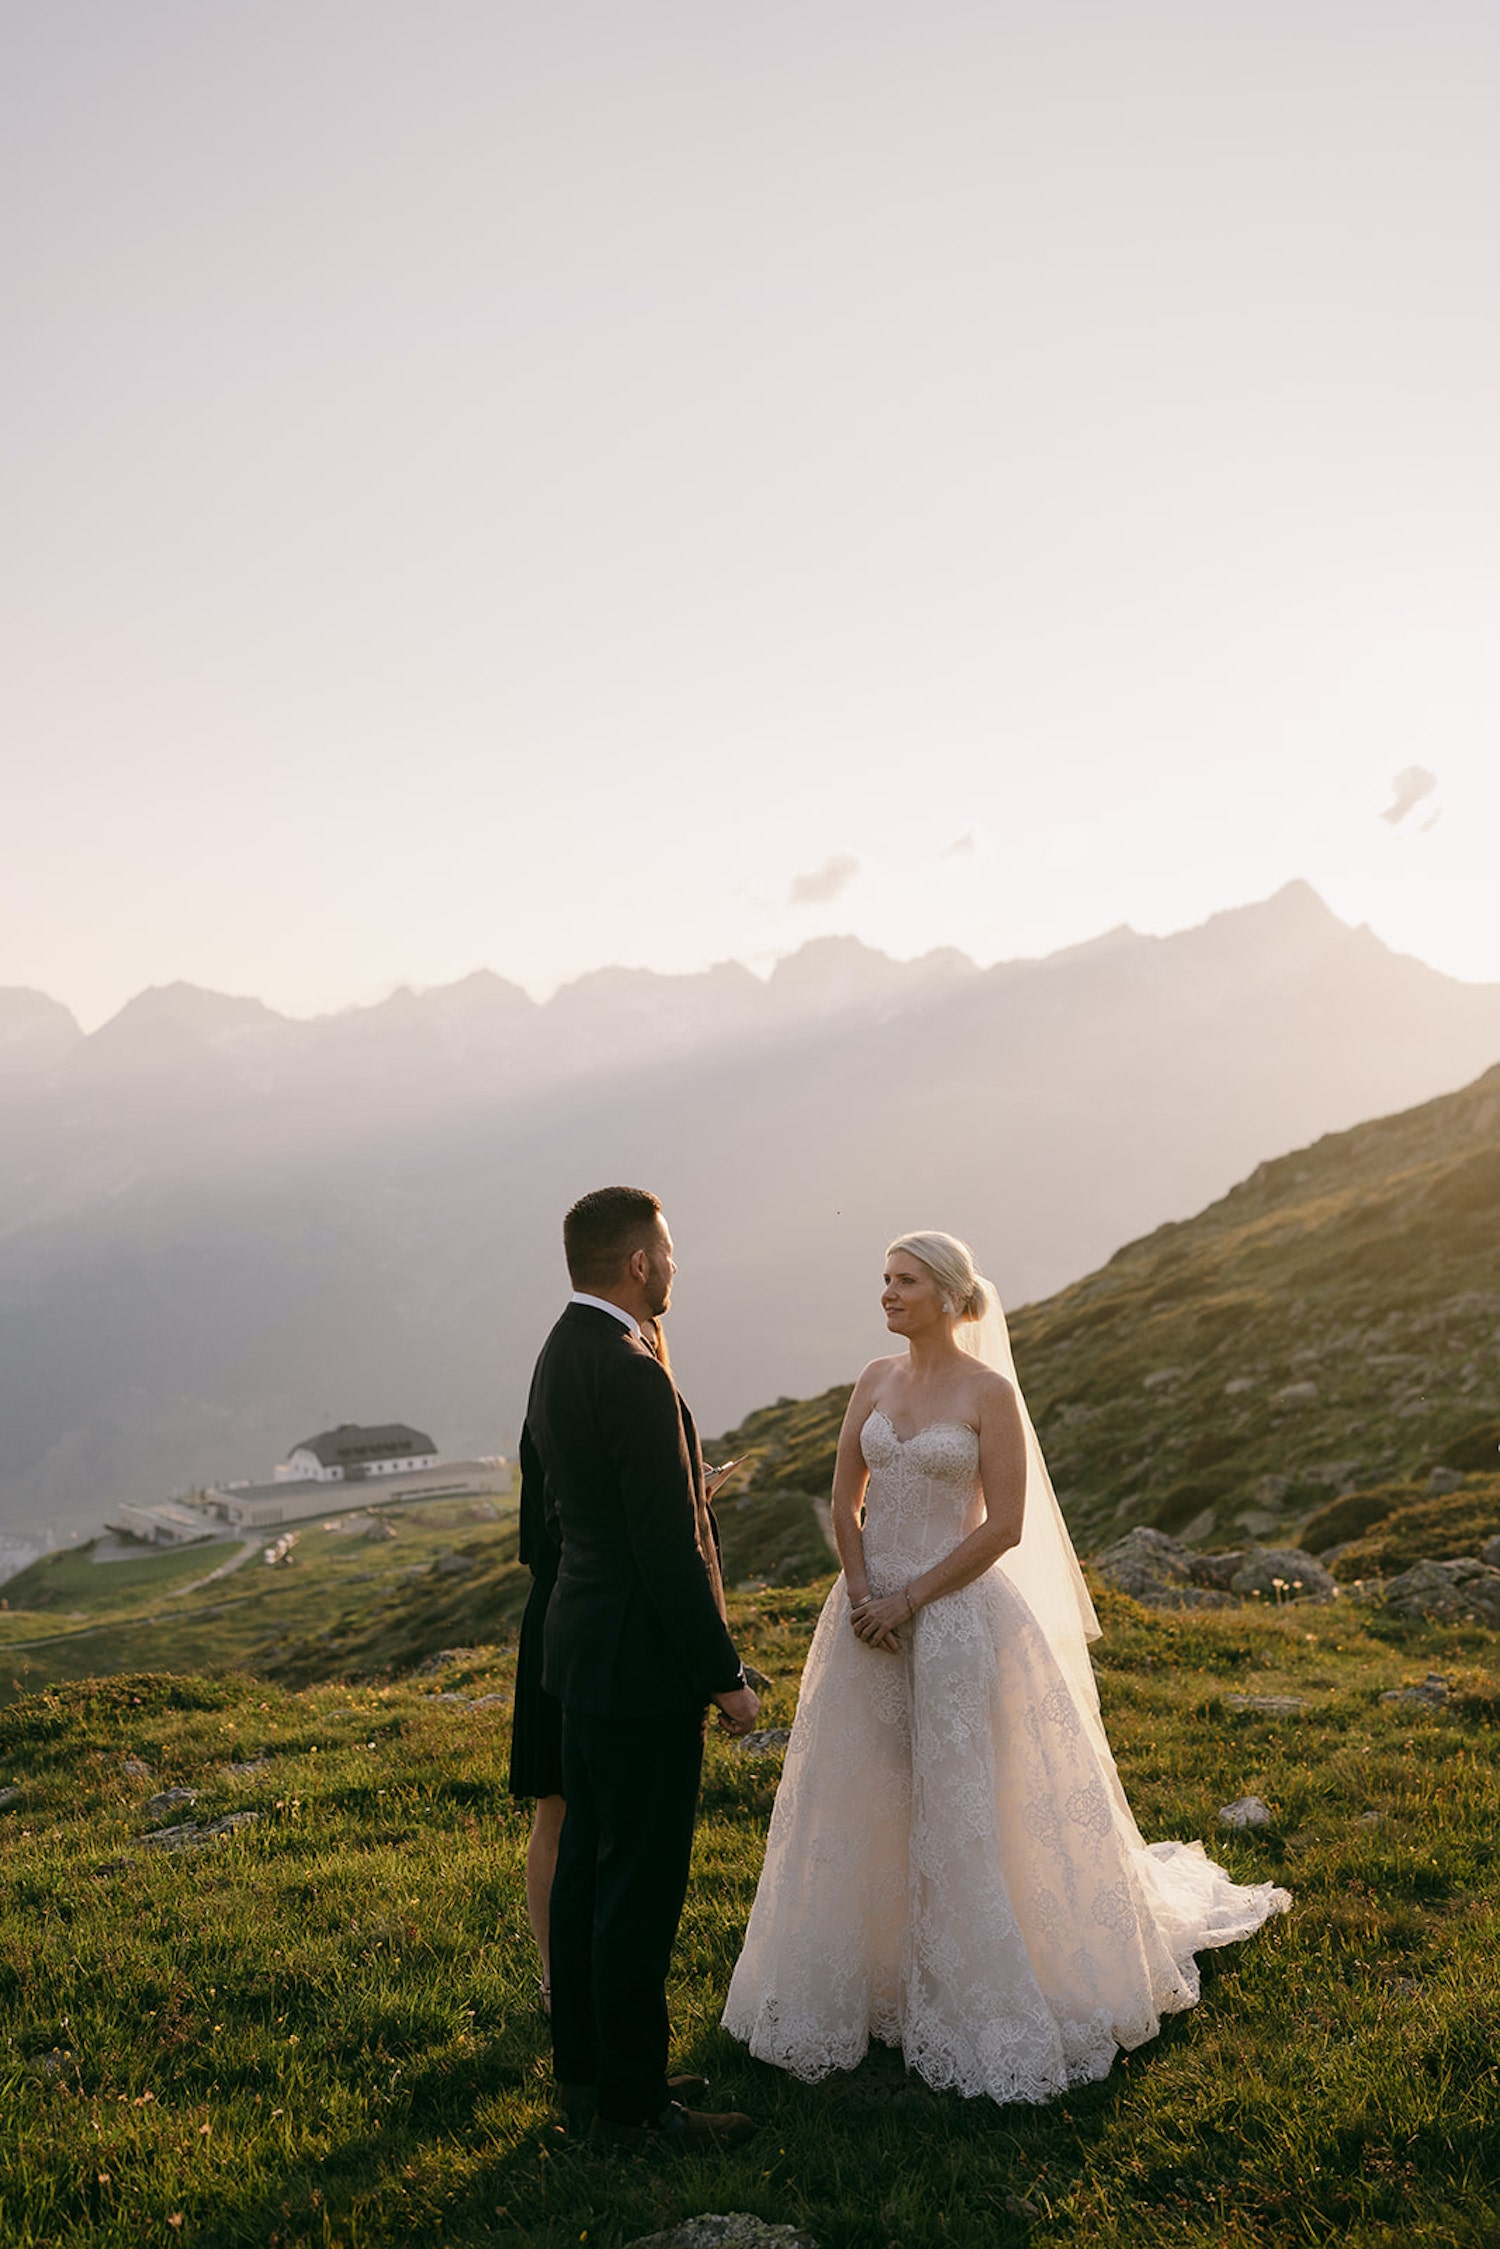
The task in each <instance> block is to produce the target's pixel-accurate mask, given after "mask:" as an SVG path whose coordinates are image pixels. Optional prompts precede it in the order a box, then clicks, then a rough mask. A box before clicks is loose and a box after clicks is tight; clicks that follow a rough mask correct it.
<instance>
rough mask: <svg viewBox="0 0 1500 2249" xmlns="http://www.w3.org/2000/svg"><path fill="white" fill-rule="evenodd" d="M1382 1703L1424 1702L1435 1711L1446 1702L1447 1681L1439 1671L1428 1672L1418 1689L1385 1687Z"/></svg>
mask: <svg viewBox="0 0 1500 2249" xmlns="http://www.w3.org/2000/svg"><path fill="white" fill-rule="evenodd" d="M1380 1699H1381V1701H1382V1702H1425V1703H1427V1704H1428V1705H1429V1706H1430V1707H1431V1708H1432V1709H1434V1710H1436V1709H1439V1708H1441V1706H1442V1705H1443V1704H1444V1703H1445V1702H1446V1701H1447V1700H1448V1681H1447V1680H1446V1679H1445V1678H1444V1677H1443V1675H1442V1673H1441V1672H1440V1671H1429V1672H1428V1674H1427V1676H1426V1678H1425V1679H1424V1680H1423V1681H1422V1684H1421V1685H1420V1686H1419V1687H1387V1689H1386V1691H1385V1693H1384V1694H1383V1695H1382V1696H1381V1698H1380Z"/></svg>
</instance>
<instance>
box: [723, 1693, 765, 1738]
mask: <svg viewBox="0 0 1500 2249" xmlns="http://www.w3.org/2000/svg"><path fill="white" fill-rule="evenodd" d="M714 1701H715V1702H716V1703H717V1704H718V1706H719V1731H720V1733H721V1734H748V1733H749V1731H750V1729H751V1728H752V1726H753V1725H754V1724H755V1721H756V1719H757V1718H758V1717H759V1716H760V1696H759V1695H758V1694H757V1693H756V1691H755V1689H754V1688H753V1687H731V1688H730V1689H729V1692H728V1693H727V1694H722V1695H715V1696H714Z"/></svg>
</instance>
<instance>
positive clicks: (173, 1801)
mask: <svg viewBox="0 0 1500 2249" xmlns="http://www.w3.org/2000/svg"><path fill="white" fill-rule="evenodd" d="M197 1801H198V1791H197V1789H196V1788H164V1789H162V1790H161V1791H160V1793H159V1794H158V1795H155V1796H151V1797H148V1798H147V1800H146V1803H145V1806H144V1810H145V1814H146V1817H147V1819H153V1820H157V1819H160V1818H161V1816H162V1813H163V1812H175V1811H176V1809H177V1807H178V1805H179V1804H196V1803H197Z"/></svg>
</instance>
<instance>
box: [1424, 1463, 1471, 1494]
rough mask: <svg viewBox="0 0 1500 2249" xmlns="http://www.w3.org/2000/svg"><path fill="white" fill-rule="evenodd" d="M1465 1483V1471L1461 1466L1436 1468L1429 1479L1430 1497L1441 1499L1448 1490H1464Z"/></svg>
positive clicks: (1428, 1489)
mask: <svg viewBox="0 0 1500 2249" xmlns="http://www.w3.org/2000/svg"><path fill="white" fill-rule="evenodd" d="M1463 1485H1464V1472H1463V1470H1462V1469H1461V1468H1434V1469H1433V1471H1432V1474H1431V1475H1430V1476H1429V1477H1428V1479H1427V1493H1428V1497H1429V1498H1430V1499H1441V1498H1443V1497H1444V1496H1445V1495H1446V1494H1447V1493H1448V1492H1457V1491H1462V1490H1463Z"/></svg>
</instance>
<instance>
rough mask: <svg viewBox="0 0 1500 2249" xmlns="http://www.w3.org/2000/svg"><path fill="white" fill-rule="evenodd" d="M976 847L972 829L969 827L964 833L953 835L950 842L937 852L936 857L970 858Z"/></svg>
mask: <svg viewBox="0 0 1500 2249" xmlns="http://www.w3.org/2000/svg"><path fill="white" fill-rule="evenodd" d="M978 848H979V846H978V843H977V841H976V839H975V835H974V830H973V829H972V828H970V829H968V830H967V832H966V833H965V834H963V835H961V836H955V837H954V839H953V841H952V843H950V844H947V845H945V846H944V848H943V849H942V850H941V851H940V852H939V853H938V857H939V858H940V859H972V858H973V856H974V854H975V852H976V851H977V850H978Z"/></svg>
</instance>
